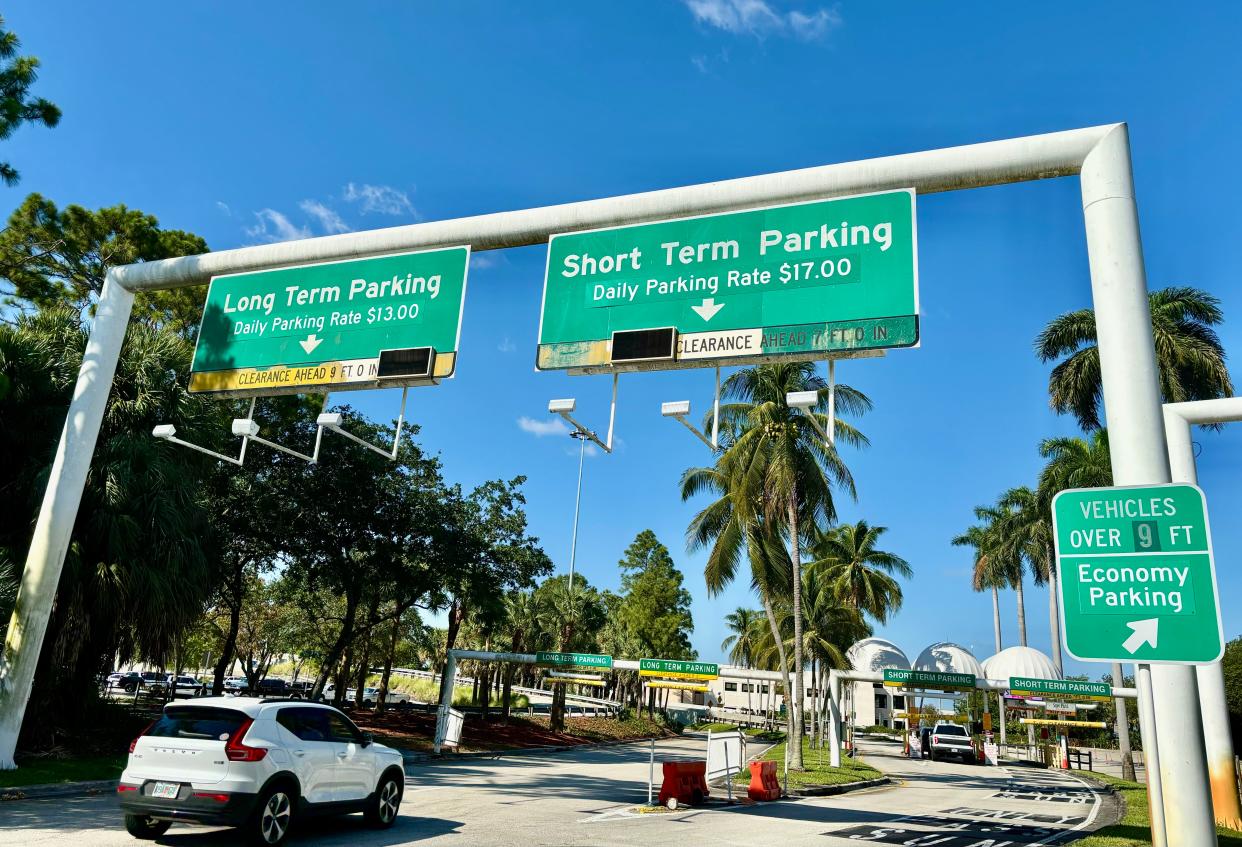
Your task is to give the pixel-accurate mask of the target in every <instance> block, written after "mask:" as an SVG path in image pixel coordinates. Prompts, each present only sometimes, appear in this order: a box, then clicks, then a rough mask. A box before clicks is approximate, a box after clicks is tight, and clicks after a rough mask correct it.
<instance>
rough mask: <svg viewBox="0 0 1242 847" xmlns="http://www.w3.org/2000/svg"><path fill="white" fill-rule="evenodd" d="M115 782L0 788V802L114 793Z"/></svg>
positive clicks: (98, 781) (62, 783)
mask: <svg viewBox="0 0 1242 847" xmlns="http://www.w3.org/2000/svg"><path fill="white" fill-rule="evenodd" d="M117 782H118V780H115V779H95V780H89V781H87V782H56V783H51V784H50V785H18V786H14V787H13V788H0V802H4V801H6V800H38V799H41V798H44V797H78V796H90V795H92V794H106V793H113V792H115V791H116V786H117Z"/></svg>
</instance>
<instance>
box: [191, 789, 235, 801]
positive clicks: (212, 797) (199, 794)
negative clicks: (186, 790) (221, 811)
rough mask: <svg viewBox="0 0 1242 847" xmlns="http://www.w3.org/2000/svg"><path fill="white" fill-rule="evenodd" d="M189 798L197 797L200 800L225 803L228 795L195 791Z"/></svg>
mask: <svg viewBox="0 0 1242 847" xmlns="http://www.w3.org/2000/svg"><path fill="white" fill-rule="evenodd" d="M190 796H191V797H197V798H199V799H200V800H215V801H216V802H217V803H227V802H228V801H229V795H227V794H220V793H217V792H210V791H195V792H194V793H192V794H191V795H190Z"/></svg>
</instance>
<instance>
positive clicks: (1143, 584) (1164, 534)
mask: <svg viewBox="0 0 1242 847" xmlns="http://www.w3.org/2000/svg"><path fill="white" fill-rule="evenodd" d="M1052 520H1053V527H1054V536H1055V539H1056V554H1057V574H1058V577H1059V581H1060V584H1061V610H1062V617H1061V621H1062V628H1063V630H1064V633H1065V646H1066V649H1067V650H1069V653H1070V655H1071V656H1073V657H1074V658H1076V659H1081V660H1084V661H1096V662H1169V663H1176V664H1206V663H1210V662H1215V661H1217V660H1218V659H1220V657H1221V656H1222V655H1223V653H1224V644H1225V641H1224V632H1223V630H1222V628H1221V622H1220V603H1219V602H1218V599H1217V598H1218V596H1219V595H1218V594H1217V590H1216V566H1215V564H1214V562H1213V558H1212V538H1211V533H1210V531H1209V528H1208V516H1207V503H1206V501H1205V499H1204V497H1203V492H1202V491H1200V490H1199V488H1198V487H1197V486H1194V485H1187V484H1184V483H1177V484H1173V485H1146V486H1139V487H1133V488H1077V489H1071V490H1068V491H1062V492H1061V493H1060V494H1058V495H1057V496H1056V498H1055V499H1053V501H1052Z"/></svg>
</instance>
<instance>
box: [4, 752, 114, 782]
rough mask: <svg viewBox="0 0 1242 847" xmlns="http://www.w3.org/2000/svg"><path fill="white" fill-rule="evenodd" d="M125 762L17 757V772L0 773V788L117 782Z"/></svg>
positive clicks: (109, 758)
mask: <svg viewBox="0 0 1242 847" xmlns="http://www.w3.org/2000/svg"><path fill="white" fill-rule="evenodd" d="M125 759H126V757H125V755H113V756H92V757H88V758H84V759H53V758H42V757H40V758H33V759H32V758H25V757H18V759H17V770H15V771H0V788H13V787H15V786H24V785H51V784H53V783H62V782H86V781H87V780H95V779H116V778H117V777H119V776H120V775H121V771H123V770H124V769H125Z"/></svg>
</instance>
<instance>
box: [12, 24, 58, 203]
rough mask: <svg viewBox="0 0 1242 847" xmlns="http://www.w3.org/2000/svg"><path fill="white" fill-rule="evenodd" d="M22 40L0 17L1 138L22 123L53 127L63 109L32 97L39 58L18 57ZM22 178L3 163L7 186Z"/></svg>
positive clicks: (42, 99)
mask: <svg viewBox="0 0 1242 847" xmlns="http://www.w3.org/2000/svg"><path fill="white" fill-rule="evenodd" d="M20 48H21V42H20V41H18V39H17V35H16V34H15V33H13V32H12V31H10V30H7V29H5V28H4V18H0V62H3V64H0V139H6V138H10V137H11V136H12V135H13V133H14V132H16V131H17V128H18V127H20V126H21V125H22V124H27V123H30V124H43V126H46V127H54V126H56V125H57V124H58V123H60V109H59V108H57V107H56V106H55V105H54V104H53V103H51V102H50V101H49V100H45V99H44V98H42V97H31V96H30V87H31V86H32V85H34V83H35V80H36V79H38V77H39V60H38V59H36V58H35V57H34V56H19V55H18V51H19V49H20ZM19 178H20V177H19V176H18V173H17V170H16V169H15V168H14V167H13V166H12V165H10V164H9V163H8V162H0V179H2V180H4V184H5V185H16V184H17V181H18V179H19Z"/></svg>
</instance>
